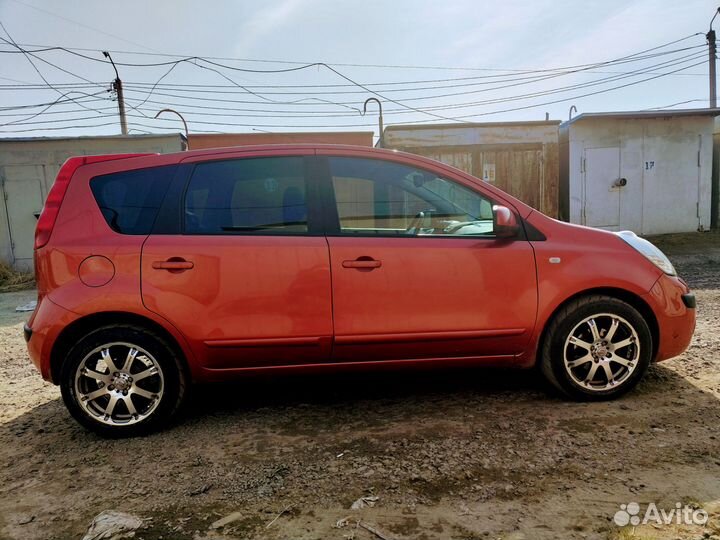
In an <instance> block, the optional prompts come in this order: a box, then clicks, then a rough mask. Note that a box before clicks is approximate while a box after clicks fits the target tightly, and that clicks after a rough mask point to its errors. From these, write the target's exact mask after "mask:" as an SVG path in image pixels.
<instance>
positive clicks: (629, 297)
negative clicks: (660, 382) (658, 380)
mask: <svg viewBox="0 0 720 540" xmlns="http://www.w3.org/2000/svg"><path fill="white" fill-rule="evenodd" d="M597 295H602V296H609V297H611V298H616V299H618V300H622V301H623V302H625V303H627V304H629V305H630V306H632V307H633V308H635V309H636V310H638V312H640V314H641V315H642V316H643V318H644V319H645V320H646V321H647V323H648V327H649V328H650V335H651V336H652V346H653V348H652V359H653V360H654V359H655V358H656V356H657V352H658V347H659V344H660V326H659V324H658V320H657V317H656V316H655V313H654V312H653V310H652V308H651V307H650V306H649V304H648V303H647V302H646V301H645V300H644V299H643V298H642V297H640V296H638V295H637V294H635V293H633V292H631V291H628V290H626V289H619V288H615V287H597V288H593V289H585V290H583V291H580V292H577V293H575V294H573V295H572V296H570V297H568V298H566V299H565V300H563V301H562V302H560V303H559V304H558V305H557V306H555V309H554V310H553V312H552V313H551V315H550V316H549V317H548V318H547V320H546V323H545V326H544V328H543V329H542V333H541V334H540V339H538V342H537V347H536V349H535V363H536V364H539V362H540V355H541V351H542V350H543V344H544V342H545V338H546V336H547V333H548V330H549V328H550V325H551V324H552V321H553V320H554V319H555V317H556V316H557V314H558V312H559V311H560V310H562V309H563V308H564V307H565V306H567V305H568V304H569V303H571V302H574V301H576V300H579V299H580V298H584V297H586V296H597Z"/></svg>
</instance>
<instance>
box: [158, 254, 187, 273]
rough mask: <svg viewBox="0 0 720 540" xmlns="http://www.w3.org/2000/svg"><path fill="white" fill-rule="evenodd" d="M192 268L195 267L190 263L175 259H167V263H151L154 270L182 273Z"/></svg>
mask: <svg viewBox="0 0 720 540" xmlns="http://www.w3.org/2000/svg"><path fill="white" fill-rule="evenodd" d="M194 266H195V265H194V264H193V263H192V262H191V261H186V260H185V259H180V258H175V257H173V258H172V259H168V260H167V261H155V262H153V263H152V267H153V268H154V269H155V270H170V271H182V270H190V269H191V268H193V267H194Z"/></svg>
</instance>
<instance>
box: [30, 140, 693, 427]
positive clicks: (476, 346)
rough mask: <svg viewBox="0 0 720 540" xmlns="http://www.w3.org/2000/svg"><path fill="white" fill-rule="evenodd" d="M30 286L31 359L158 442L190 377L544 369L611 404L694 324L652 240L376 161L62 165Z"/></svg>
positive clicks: (443, 170)
mask: <svg viewBox="0 0 720 540" xmlns="http://www.w3.org/2000/svg"><path fill="white" fill-rule="evenodd" d="M35 270H36V274H37V284H38V304H37V308H36V309H35V312H34V313H33V315H32V317H31V318H30V321H29V322H28V324H27V325H26V327H25V338H26V340H27V342H28V349H29V351H30V357H31V358H32V360H33V362H34V363H35V365H36V366H37V368H38V369H39V370H40V373H41V374H42V376H43V377H44V378H45V379H47V380H49V381H52V382H54V383H55V384H59V385H60V387H61V389H62V395H63V399H64V401H65V404H66V405H67V407H68V409H69V410H70V412H71V413H72V415H73V416H74V417H75V418H76V419H77V420H78V421H79V422H80V423H81V424H83V425H84V426H86V427H87V428H90V429H92V430H94V431H97V432H99V433H101V434H104V435H111V436H122V435H131V434H136V433H139V432H147V431H150V430H152V429H157V428H158V427H160V425H161V424H163V423H165V422H167V420H168V419H169V418H170V417H171V416H172V415H173V413H174V412H175V411H176V410H177V409H178V407H179V406H180V404H181V402H182V400H183V396H184V395H185V390H186V388H187V385H188V384H189V383H190V382H191V381H198V382H206V381H220V380H227V379H230V378H232V377H238V376H240V377H242V376H244V375H247V374H248V373H256V372H275V371H278V372H289V371H304V372H307V371H311V370H336V369H341V368H342V369H346V368H359V369H373V368H376V367H379V366H391V367H400V366H403V367H409V368H415V367H419V366H426V365H427V366H458V365H488V366H490V365H492V366H515V367H519V368H530V367H533V366H536V365H538V366H539V367H540V368H541V371H542V372H543V373H544V374H545V376H546V377H547V378H548V379H549V380H550V382H551V383H552V384H553V385H555V386H556V387H557V388H558V389H559V390H560V391H561V392H562V393H564V394H565V395H567V396H569V397H571V398H573V399H590V400H593V399H607V398H613V397H616V396H618V395H620V394H622V393H624V392H626V391H628V390H630V389H631V388H632V387H634V386H635V385H636V384H637V382H638V380H639V379H640V378H641V377H642V375H643V373H644V372H645V370H646V368H647V367H648V365H649V364H650V362H653V361H660V360H664V359H666V358H670V357H673V356H676V355H678V354H680V353H682V352H683V351H684V350H685V349H686V348H687V346H688V344H689V342H690V339H691V337H692V333H693V330H694V327H695V309H694V308H695V298H694V296H693V295H692V294H690V291H689V289H688V287H687V285H686V284H685V282H683V280H682V279H680V278H679V277H677V275H676V273H675V270H674V269H673V267H672V265H671V263H670V261H669V260H668V259H667V257H665V256H664V255H663V254H662V252H660V250H658V249H657V248H655V247H654V246H653V245H652V244H650V243H649V242H647V241H646V240H643V239H641V238H638V237H637V236H635V235H634V234H632V233H630V232H625V233H619V234H618V233H612V232H607V231H602V230H596V229H590V228H585V227H580V226H575V225H569V224H567V223H561V222H558V221H556V220H554V219H550V218H548V217H546V216H544V215H542V214H540V213H539V212H537V211H535V210H533V209H532V208H530V207H529V206H527V205H525V204H523V203H522V202H520V201H518V200H517V199H514V198H513V197H511V196H509V195H508V194H506V193H504V192H502V191H500V190H498V189H497V188H495V187H493V186H492V185H489V184H487V183H485V182H483V181H481V180H478V179H477V178H474V177H472V176H470V175H468V174H465V173H463V172H461V171H459V170H457V169H454V168H452V167H448V166H446V165H443V164H441V163H438V162H435V161H432V160H429V159H425V158H421V157H418V156H413V155H409V154H403V153H399V152H392V151H386V150H378V149H370V148H356V147H343V146H331V145H312V146H310V145H299V146H257V147H243V148H225V149H216V150H200V151H194V152H185V153H180V154H172V155H154V154H153V155H107V156H86V157H73V158H70V159H69V160H68V161H67V162H66V163H65V164H64V165H63V167H62V169H61V171H60V173H59V175H58V177H57V180H56V181H55V184H54V185H53V187H52V190H51V191H50V194H49V196H48V199H47V202H46V203H45V208H44V210H43V212H42V215H41V216H40V218H39V221H38V224H37V231H36V237H35Z"/></svg>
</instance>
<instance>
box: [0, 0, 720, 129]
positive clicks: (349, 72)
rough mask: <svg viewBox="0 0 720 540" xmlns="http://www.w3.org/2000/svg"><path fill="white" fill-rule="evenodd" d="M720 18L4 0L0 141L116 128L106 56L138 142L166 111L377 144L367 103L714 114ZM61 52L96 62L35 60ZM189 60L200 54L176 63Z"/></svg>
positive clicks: (650, 4)
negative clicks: (714, 43)
mask: <svg viewBox="0 0 720 540" xmlns="http://www.w3.org/2000/svg"><path fill="white" fill-rule="evenodd" d="M716 1H717V0H716ZM716 9H717V3H712V2H710V1H702V0H686V1H683V2H678V1H676V0H664V1H658V0H639V1H612V0H605V1H580V2H578V1H576V0H575V1H566V0H534V1H514V0H503V1H494V0H493V1H481V0H474V1H473V0H455V1H453V0H445V1H444V2H438V1H437V0H436V1H426V0H416V1H412V0H386V1H380V0H365V1H362V2H361V1H354V0H352V1H343V0H332V1H331V0H263V1H262V2H258V1H249V0H235V1H225V0H207V1H205V2H198V1H185V0H153V1H151V2H148V1H137V0H123V2H110V1H105V0H73V1H72V2H57V1H55V2H53V1H50V0H45V1H42V0H0V22H2V24H3V26H4V30H3V29H2V28H0V37H2V38H3V40H4V41H3V42H2V43H0V137H30V136H67V135H112V134H117V133H119V130H120V126H119V122H118V115H117V102H116V101H115V98H116V96H115V94H114V93H113V92H111V91H109V88H110V84H111V81H112V80H113V79H114V77H115V72H114V70H113V67H112V66H111V65H110V64H109V63H108V62H107V60H105V59H104V57H103V55H102V52H101V51H103V50H108V51H110V52H111V56H112V59H113V60H114V61H115V63H116V64H118V65H117V68H118V71H119V75H120V78H121V79H122V81H123V85H124V88H125V97H126V105H127V109H128V111H127V112H128V124H129V127H130V128H131V130H132V131H131V133H146V132H158V133H161V132H163V133H168V132H177V131H181V128H182V125H181V124H180V122H179V120H178V119H177V118H176V117H173V116H172V115H163V117H162V118H160V119H154V118H153V117H154V116H155V113H157V111H159V110H160V109H163V108H166V107H169V108H173V109H175V110H177V111H179V112H181V113H182V114H183V116H184V117H185V118H186V120H187V122H188V125H189V129H190V131H191V132H203V131H216V132H253V131H270V132H288V131H369V130H374V131H375V132H376V135H377V106H376V105H375V104H374V103H372V104H369V105H368V111H367V114H366V115H365V116H363V115H362V114H361V111H362V108H363V102H364V101H365V100H366V99H367V98H369V97H375V98H377V99H379V100H380V101H381V102H382V104H383V109H384V119H385V124H386V125H392V124H401V123H463V122H498V121H526V120H543V119H545V117H546V113H547V114H548V115H549V118H550V119H556V120H565V119H567V118H568V115H569V109H570V107H571V106H572V105H575V106H576V107H577V110H578V112H579V113H583V112H599V111H618V110H642V109H650V108H660V107H668V106H674V107H675V108H695V107H707V106H708V59H707V47H706V46H705V43H706V41H705V36H704V34H705V32H707V30H708V26H709V24H710V19H711V18H712V16H713V13H714V12H715V10H716ZM716 22H717V26H718V27H720V17H719V18H718V19H717V21H716ZM695 34H697V35H695ZM38 46H40V47H38ZM58 46H60V47H65V48H69V49H72V50H73V51H75V52H76V53H78V54H82V55H86V56H87V57H88V58H83V57H80V56H77V55H73V54H71V53H69V52H66V51H61V50H50V51H38V49H40V48H43V47H58ZM20 49H23V50H25V51H30V52H32V51H37V52H32V55H29V54H24V53H21V52H20ZM643 51H646V52H643ZM173 55H175V56H173ZM188 57H197V58H198V59H195V60H186V61H182V62H179V63H177V61H178V60H181V59H183V58H188ZM203 59H207V60H209V61H210V62H214V64H212V63H209V62H208V61H207V60H203ZM618 59H623V60H622V61H618ZM29 60H32V62H33V63H34V64H35V67H33V65H32V64H31V62H30V61H29ZM612 61H615V62H612ZM174 62H175V63H174ZM120 64H132V65H120ZM143 64H162V65H150V66H148V65H143ZM307 64H313V65H311V66H307ZM597 64H599V65H597ZM278 70H280V71H282V72H279V73H269V72H268V71H278ZM288 70H292V71H288ZM645 79H648V80H645ZM643 81H644V82H643ZM156 83H157V86H154V87H153V85H155V84H156ZM617 87H620V88H617ZM55 101H58V103H54V104H52V105H51V103H53V102H55ZM18 107H22V108H18Z"/></svg>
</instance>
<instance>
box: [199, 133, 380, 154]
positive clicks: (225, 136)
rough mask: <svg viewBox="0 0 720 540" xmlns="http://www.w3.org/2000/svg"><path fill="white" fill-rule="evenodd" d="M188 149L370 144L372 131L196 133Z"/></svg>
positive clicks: (371, 143)
mask: <svg viewBox="0 0 720 540" xmlns="http://www.w3.org/2000/svg"><path fill="white" fill-rule="evenodd" d="M189 142H190V149H191V150H200V149H202V148H225V147H228V146H248V145H253V144H301V143H314V144H350V145H354V146H372V145H373V132H372V131H341V132H319V131H318V132H313V133H197V134H192V133H191V134H190V139H189Z"/></svg>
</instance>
